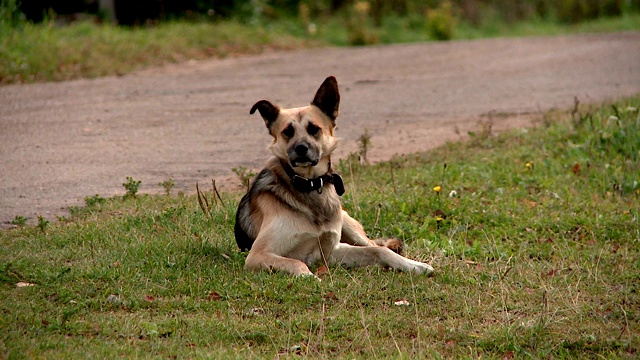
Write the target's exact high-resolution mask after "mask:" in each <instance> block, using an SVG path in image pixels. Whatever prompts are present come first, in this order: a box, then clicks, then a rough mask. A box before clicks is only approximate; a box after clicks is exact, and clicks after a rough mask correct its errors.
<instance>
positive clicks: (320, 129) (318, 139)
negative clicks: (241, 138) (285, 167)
mask: <svg viewBox="0 0 640 360" xmlns="http://www.w3.org/2000/svg"><path fill="white" fill-rule="evenodd" d="M339 105H340V93H339V92H338V82H337V81H336V78H335V77H333V76H330V77H328V78H326V79H325V80H324V82H323V83H322V85H320V88H319V89H318V91H317V92H316V95H315V96H314V98H313V100H312V101H311V105H309V106H306V107H300V108H292V109H282V108H280V107H278V106H276V105H273V104H272V103H270V102H269V101H267V100H260V101H258V102H257V103H255V105H253V107H252V108H251V112H250V113H251V114H253V113H255V112H256V110H258V111H259V112H260V115H262V118H263V119H264V123H265V125H266V126H267V129H269V134H271V136H273V144H271V146H270V149H271V151H272V152H273V154H274V155H275V156H277V157H279V158H280V159H282V160H285V161H286V162H288V163H289V164H290V165H291V166H292V167H293V168H308V167H313V166H316V165H317V164H318V162H319V161H320V160H321V159H323V158H325V157H327V156H328V155H330V154H331V152H332V151H333V150H334V149H335V147H336V145H337V139H336V138H335V137H334V136H333V130H334V129H335V126H336V118H337V117H338V112H339V109H338V108H339Z"/></svg>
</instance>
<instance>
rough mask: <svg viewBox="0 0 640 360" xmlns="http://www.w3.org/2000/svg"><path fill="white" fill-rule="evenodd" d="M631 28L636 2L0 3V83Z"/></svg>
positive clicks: (639, 23) (638, 21)
mask: <svg viewBox="0 0 640 360" xmlns="http://www.w3.org/2000/svg"><path fill="white" fill-rule="evenodd" d="M639 28H640V0H521V1H512V0H2V2H1V5H0V83H12V82H25V81H26V82H29V81H42V80H64V79H69V78H76V77H82V76H85V77H94V76H102V75H107V74H114V73H115V74H119V73H125V72H128V71H131V70H132V69H135V68H138V67H140V66H145V65H154V64H161V63H164V62H179V61H182V60H188V59H196V60H197V59H201V58H205V57H212V56H227V55H229V54H236V53H255V52H260V51H263V50H264V49H266V48H286V49H291V48H299V47H309V46H318V45H326V44H330V45H338V46H342V45H370V44H389V43H403V42H416V41H430V40H450V39H473V38H481V37H495V36H526V35H549V34H558V33H568V32H591V31H618V30H637V29H639ZM101 58H104V60H100V59H101Z"/></svg>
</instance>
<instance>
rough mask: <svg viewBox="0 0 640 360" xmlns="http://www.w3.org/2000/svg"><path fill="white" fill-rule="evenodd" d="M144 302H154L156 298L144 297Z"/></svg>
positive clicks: (151, 296)
mask: <svg viewBox="0 0 640 360" xmlns="http://www.w3.org/2000/svg"><path fill="white" fill-rule="evenodd" d="M144 300H145V301H148V302H154V301H156V298H155V297H154V296H153V295H145V296H144Z"/></svg>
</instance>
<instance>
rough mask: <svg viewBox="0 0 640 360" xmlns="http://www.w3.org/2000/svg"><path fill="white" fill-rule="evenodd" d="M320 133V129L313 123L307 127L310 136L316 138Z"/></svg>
mask: <svg viewBox="0 0 640 360" xmlns="http://www.w3.org/2000/svg"><path fill="white" fill-rule="evenodd" d="M318 131H320V128H319V127H318V126H316V125H314V124H312V123H309V125H307V132H308V133H309V135H311V136H316V135H317V134H318Z"/></svg>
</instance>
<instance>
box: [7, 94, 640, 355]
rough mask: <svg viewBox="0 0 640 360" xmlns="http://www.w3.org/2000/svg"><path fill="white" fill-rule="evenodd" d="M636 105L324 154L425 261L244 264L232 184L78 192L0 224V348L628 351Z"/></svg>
mask: <svg viewBox="0 0 640 360" xmlns="http://www.w3.org/2000/svg"><path fill="white" fill-rule="evenodd" d="M639 106H640V96H635V97H632V98H629V99H620V100H619V101H616V102H613V103H607V104H602V105H600V106H581V107H579V108H577V109H576V111H574V112H572V113H570V112H556V113H549V114H545V115H542V116H541V118H540V119H539V126H538V127H536V128H532V129H516V130H513V131H509V132H506V133H503V134H493V133H491V130H490V129H491V127H490V126H485V127H484V128H483V129H484V130H483V131H479V132H477V133H474V134H470V135H471V136H470V138H469V140H467V141H464V142H457V143H450V144H447V145H445V146H443V147H440V148H438V149H435V150H433V151H430V152H426V153H420V154H413V155H408V156H403V157H398V158H394V159H392V160H391V161H388V162H383V163H379V164H374V165H367V164H362V163H360V162H359V161H358V160H357V159H358V156H357V155H353V156H351V157H349V158H347V159H343V160H341V161H340V162H339V164H338V170H339V172H340V173H341V174H342V175H343V178H344V179H345V183H346V188H347V193H346V194H345V196H344V199H343V200H344V207H345V208H346V209H347V210H348V211H349V212H350V213H351V214H352V215H353V216H354V217H355V218H357V219H359V220H360V221H361V222H362V224H363V225H364V227H365V229H366V230H367V231H368V233H369V234H370V235H371V236H373V237H397V238H400V239H402V240H404V241H405V244H406V249H405V251H406V254H407V256H409V257H411V258H413V259H418V260H421V261H425V262H428V263H430V264H431V265H433V267H434V268H435V269H436V270H435V273H434V274H433V275H432V276H417V275H412V274H408V273H401V272H395V271H391V270H388V269H384V268H381V267H369V268H364V269H345V268H341V267H336V268H331V269H329V271H321V272H320V273H319V275H320V277H321V278H322V281H321V282H318V281H316V280H314V279H308V278H307V279H303V278H292V277H290V276H287V275H284V274H280V273H267V272H249V271H245V270H243V264H244V258H245V256H246V254H244V253H241V252H239V251H238V249H237V247H236V245H235V241H234V239H233V230H232V229H233V222H234V215H235V208H236V206H237V203H238V201H239V199H240V197H241V195H242V194H239V193H222V194H220V197H219V198H218V197H217V196H214V193H213V190H212V189H211V187H210V186H203V185H201V186H200V189H201V190H203V191H204V194H205V196H206V197H207V199H208V203H209V207H210V210H208V207H207V205H206V204H205V205H204V206H203V207H201V206H200V205H199V203H198V200H197V198H196V197H195V196H185V195H181V194H177V195H157V196H149V195H134V194H130V195H128V196H125V197H117V198H112V199H103V198H101V197H99V196H94V197H88V198H87V199H86V203H87V206H86V207H83V208H78V209H74V211H73V215H72V216H71V217H70V218H68V219H61V220H62V221H59V222H51V223H48V222H46V221H44V220H42V221H40V223H39V225H38V226H33V227H30V226H22V227H19V228H17V229H13V230H8V231H3V232H0V299H1V300H0V308H1V311H0V332H1V335H0V357H2V358H7V359H22V358H29V359H33V358H61V359H63V358H113V357H127V358H129V357H139V358H174V359H175V358H179V359H182V358H274V357H280V356H282V357H285V356H286V357H298V356H304V357H325V358H363V359H370V358H387V357H394V358H425V357H427V358H461V357H463V358H470V357H474V358H476V357H480V356H482V357H484V358H502V359H504V358H506V359H511V358H522V357H532V358H542V357H552V358H574V357H575V358H599V357H600V358H636V357H637V356H638V351H640V335H639V334H640V321H639V320H640V313H639V311H638V309H640V296H639V294H638V292H639V291H640V282H639V281H638V279H640V244H639V242H640V220H639V216H640V209H639V206H638V204H639V203H640V202H639V200H640V117H639V113H638V107H639ZM132 181H133V179H132ZM168 188H169V187H168ZM130 193H135V191H130ZM203 208H204V209H205V210H207V211H206V212H205V211H203ZM312 270H318V268H317V267H314V268H313V269H312Z"/></svg>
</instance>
